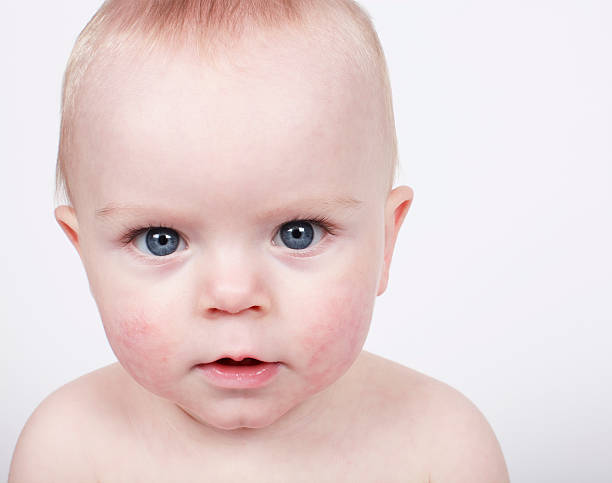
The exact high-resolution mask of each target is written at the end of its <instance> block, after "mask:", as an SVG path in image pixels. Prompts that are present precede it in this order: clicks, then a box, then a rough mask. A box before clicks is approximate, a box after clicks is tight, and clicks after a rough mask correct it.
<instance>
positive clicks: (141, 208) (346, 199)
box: [95, 196, 362, 220]
mask: <svg viewBox="0 0 612 483" xmlns="http://www.w3.org/2000/svg"><path fill="white" fill-rule="evenodd" d="M298 202H299V204H300V205H304V206H306V207H311V206H318V207H321V208H323V209H326V210H333V209H343V210H352V209H355V208H357V207H358V206H359V205H361V203H362V202H361V200H357V199H355V198H353V197H351V196H337V197H334V198H309V199H304V200H298V201H296V204H297V203H298ZM286 206H287V205H285V206H283V207H281V208H277V209H274V210H271V211H270V212H268V213H265V214H264V215H263V216H262V217H265V216H269V215H271V214H274V213H276V212H279V211H282V210H284V209H286ZM154 211H158V210H157V209H156V208H154V207H149V206H147V205H142V204H123V203H112V202H111V203H109V204H107V205H106V206H104V207H103V208H99V209H97V210H96V211H95V215H96V218H98V219H101V220H106V219H108V218H111V217H112V216H115V215H117V216H121V215H124V214H129V213H134V214H143V213H151V212H154Z"/></svg>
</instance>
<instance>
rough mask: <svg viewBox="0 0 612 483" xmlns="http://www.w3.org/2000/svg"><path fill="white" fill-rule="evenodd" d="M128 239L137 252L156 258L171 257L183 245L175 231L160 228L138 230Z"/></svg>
mask: <svg viewBox="0 0 612 483" xmlns="http://www.w3.org/2000/svg"><path fill="white" fill-rule="evenodd" d="M130 239H131V240H133V242H134V245H135V246H136V248H138V250H139V251H141V252H143V253H145V254H151V255H155V256H156V257H165V256H167V255H171V254H172V253H174V252H175V251H177V250H178V249H179V248H180V247H182V248H184V245H185V242H184V241H183V239H182V238H181V236H180V235H179V234H178V233H177V232H176V230H173V229H172V228H166V227H162V226H159V227H151V228H148V229H146V228H143V229H140V231H139V232H137V233H135V234H134V235H133V236H132V237H131V238H130ZM182 248H181V249H182Z"/></svg>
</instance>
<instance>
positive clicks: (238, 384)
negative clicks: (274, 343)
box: [196, 362, 280, 389]
mask: <svg viewBox="0 0 612 483" xmlns="http://www.w3.org/2000/svg"><path fill="white" fill-rule="evenodd" d="M279 366H280V362H260V363H259V364H254V365H252V366H229V365H227V364H219V363H218V362H210V363H208V364H199V365H198V366H196V367H197V368H198V370H200V371H201V372H202V373H203V374H204V376H205V377H206V378H207V379H208V381H209V382H210V383H211V384H213V385H215V386H217V387H222V388H227V389H253V388H256V387H262V386H265V385H266V384H268V383H269V382H271V381H272V379H274V377H275V376H276V375H277V374H278V371H279Z"/></svg>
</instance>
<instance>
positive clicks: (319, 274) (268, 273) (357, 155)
mask: <svg viewBox="0 0 612 483" xmlns="http://www.w3.org/2000/svg"><path fill="white" fill-rule="evenodd" d="M281 40H282V41H277V42H269V43H267V44H264V45H263V46H261V48H259V49H255V48H254V47H253V46H252V45H251V44H249V47H248V49H247V50H246V51H245V52H243V54H244V55H243V56H242V57H235V59H238V60H239V62H234V63H233V64H232V65H229V66H221V67H220V68H218V69H211V68H207V67H206V66H201V65H200V64H199V63H198V62H196V60H197V59H196V58H194V57H193V56H190V54H189V53H188V52H186V53H185V55H179V54H178V53H177V54H176V55H171V56H168V55H166V56H164V55H161V54H159V53H155V54H152V55H151V56H150V57H147V58H145V59H144V60H139V59H140V57H139V55H134V56H133V58H132V59H130V58H129V57H128V58H127V60H126V59H119V60H118V61H117V62H116V63H115V64H109V65H102V66H101V67H100V77H99V78H103V80H104V82H101V83H100V84H99V85H96V84H92V85H91V86H89V90H87V91H86V92H85V94H84V100H85V101H87V102H84V108H83V113H82V114H81V115H82V119H81V122H80V123H79V124H78V126H79V127H78V129H77V130H76V132H75V137H76V138H77V142H76V147H75V150H76V153H77V154H78V156H77V158H78V159H79V160H80V163H81V164H79V165H78V169H76V171H75V176H74V179H73V181H74V186H73V188H75V189H74V193H75V194H76V198H75V199H76V202H75V207H74V208H73V207H68V206H62V207H58V208H57V210H56V218H57V220H58V222H59V223H60V226H61V227H62V228H63V229H64V231H65V232H66V234H67V235H68V237H69V238H70V241H71V242H72V243H73V244H74V246H75V248H76V249H77V251H78V253H79V256H80V257H81V260H82V261H83V265H84V267H85V269H86V271H87V275H88V279H89V283H90V289H91V292H92V295H93V296H94V298H95V300H96V303H97V305H98V309H99V311H100V315H101V319H102V323H103V325H104V329H105V331H106V334H107V337H108V340H109V343H110V345H111V347H112V348H113V351H114V353H115V355H117V359H118V360H119V361H120V363H121V364H113V365H111V366H108V367H106V368H103V369H101V370H98V371H95V372H93V373H91V374H88V375H86V376H83V377H82V378H80V379H78V380H76V381H74V382H73V383H70V384H68V385H67V386H64V387H63V388H62V389H60V390H59V391H57V392H56V393H55V394H53V395H52V396H51V397H49V398H48V399H47V400H46V401H44V402H43V404H42V405H41V407H39V408H38V409H37V411H36V412H35V414H34V415H33V417H32V418H30V420H29V422H28V424H27V425H26V428H25V429H24V431H23V433H22V436H21V438H20V442H19V443H18V446H17V449H16V452H15V457H14V460H13V464H14V466H13V470H12V475H11V478H10V480H9V481H10V482H11V483H21V482H34V481H45V482H48V481H58V482H60V481H61V482H62V483H67V482H71V481H75V482H77V481H78V482H87V481H98V482H113V483H115V482H122V481H126V482H137V481H143V482H177V481H178V482H190V481H193V482H196V481H197V482H205V481H212V482H224V481H227V482H230V481H241V482H287V481H291V482H301V481H304V482H313V481H314V482H326V481H330V482H331V481H333V482H338V481H340V482H342V481H347V482H360V481H364V482H366V481H368V482H369V481H384V482H393V481H402V482H406V481H407V482H445V483H447V482H465V483H468V482H469V483H481V482H482V483H485V482H486V483H505V482H507V473H506V470H505V466H504V461H503V457H502V456H501V451H500V450H499V445H498V444H497V441H496V440H495V436H494V435H493V433H492V431H491V429H490V427H489V426H488V424H487V422H486V420H485V419H484V417H483V416H482V415H481V414H480V413H479V412H478V410H477V409H476V408H475V407H474V406H473V405H472V404H471V403H469V401H467V400H466V399H465V398H464V397H463V396H461V395H460V394H459V393H457V392H456V391H454V390H453V389H451V388H449V387H448V386H446V385H444V384H442V383H439V382H437V381H434V380H433V379H431V378H428V377H426V376H423V375H421V374H419V373H417V372H415V371H412V370H410V369H408V368H405V367H403V366H401V365H399V364H396V363H393V362H391V361H388V360H385V359H383V358H380V357H377V356H374V355H371V354H368V353H366V352H363V351H362V347H363V343H364V341H365V338H366V336H367V332H368V329H369V324H370V321H371V315H372V310H373V306H374V301H375V298H376V296H378V295H380V294H381V293H383V292H384V291H385V289H386V285H387V279H388V271H389V265H390V262H391V257H392V253H393V248H394V245H395V240H396V237H397V234H398V231H399V228H400V226H401V224H402V222H403V220H404V217H405V215H406V212H407V211H408V208H409V206H410V203H411V201H412V196H413V193H412V190H411V189H410V188H409V187H406V186H399V187H396V188H395V189H393V190H391V191H389V188H388V178H389V176H388V174H389V173H387V172H385V170H384V169H381V166H382V164H381V163H382V159H383V158H384V155H385V153H388V151H389V149H388V148H389V146H388V144H389V143H388V142H387V141H385V138H384V137H383V136H378V135H376V133H379V132H380V130H379V129H378V125H379V124H378V123H377V121H376V120H377V119H379V120H380V119H383V118H384V116H383V114H382V108H381V106H382V103H381V102H378V101H377V100H376V96H375V95H374V94H375V93H376V92H377V90H376V89H375V88H374V87H372V85H370V84H369V82H368V81H367V80H365V79H362V78H361V77H360V74H359V72H358V71H354V70H352V69H345V70H342V69H340V68H339V66H341V65H342V63H339V62H338V60H337V59H334V58H329V57H328V56H327V55H324V54H325V53H326V52H328V51H331V50H333V49H331V48H320V49H312V48H311V47H309V46H308V43H306V44H302V43H300V42H299V41H298V40H295V39H293V40H292V39H290V38H286V39H281ZM323 47H325V46H323ZM327 47H329V46H327ZM236 55H238V53H237V54H236ZM279 59H280V60H279ZM235 64H237V65H239V66H240V69H239V70H236V67H235ZM373 133H374V134H373ZM339 200H340V201H339ZM322 216H324V217H325V218H327V219H328V221H331V222H332V226H335V227H336V228H335V229H334V228H332V230H330V231H329V232H328V233H326V232H325V230H324V229H322V228H321V227H318V228H317V230H316V231H317V233H318V235H317V237H316V242H315V241H313V243H312V247H310V246H309V247H308V250H302V251H299V250H296V249H292V248H291V247H288V246H283V245H282V244H281V242H280V241H279V240H278V238H279V237H278V233H279V227H280V226H283V224H285V223H287V222H290V221H292V220H303V219H313V218H317V219H320V218H321V217H322ZM143 225H144V226H145V227H146V226H147V225H149V226H161V227H167V226H171V227H173V228H174V230H176V232H175V233H176V237H179V236H180V240H181V243H180V244H179V245H178V246H179V247H180V248H179V249H177V250H176V252H173V253H172V254H170V255H168V256H167V257H165V258H164V257H160V256H155V255H154V254H152V253H147V249H146V247H145V246H144V244H143V243H142V242H143V241H144V240H142V238H143V236H141V235H143V234H144V232H143V233H141V234H139V235H138V236H136V237H135V238H133V239H132V238H130V239H129V240H127V241H125V240H126V230H129V229H130V228H134V227H138V228H141V227H143ZM314 225H315V227H316V226H318V225H317V223H316V222H315V223H314ZM139 233H140V232H139ZM139 240H140V242H141V243H137V242H138V241H139ZM230 352H231V353H235V354H237V355H240V354H253V355H254V356H255V357H256V358H258V359H260V360H264V361H278V362H279V363H282V370H281V371H280V372H279V375H278V376H277V377H276V379H275V380H274V381H273V383H271V384H269V385H268V386H266V387H263V388H260V389H261V390H260V391H253V392H250V391H249V392H248V393H245V394H242V395H240V397H234V396H235V394H228V393H227V392H226V391H222V390H219V388H216V387H214V386H213V385H211V384H205V383H204V382H203V380H202V378H201V376H200V374H199V373H198V371H197V370H196V369H194V368H195V367H197V366H198V365H199V364H202V363H208V362H211V361H215V360H217V359H219V358H221V357H224V354H226V353H230Z"/></svg>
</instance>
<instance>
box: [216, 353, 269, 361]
mask: <svg viewBox="0 0 612 483" xmlns="http://www.w3.org/2000/svg"><path fill="white" fill-rule="evenodd" d="M219 359H233V360H234V361H236V362H240V361H242V360H244V359H255V360H258V361H261V362H268V361H265V360H264V359H262V358H261V357H257V356H254V355H251V354H245V355H240V356H237V355H230V354H225V355H222V356H221V357H218V358H216V359H215V360H213V361H210V362H216V361H218V360H219Z"/></svg>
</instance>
